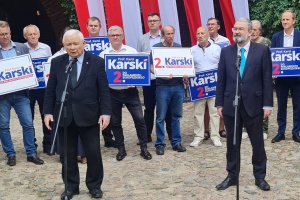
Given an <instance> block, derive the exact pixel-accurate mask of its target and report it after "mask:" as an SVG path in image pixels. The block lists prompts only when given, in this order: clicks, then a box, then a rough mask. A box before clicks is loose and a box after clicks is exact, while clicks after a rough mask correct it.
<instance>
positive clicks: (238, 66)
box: [235, 55, 241, 71]
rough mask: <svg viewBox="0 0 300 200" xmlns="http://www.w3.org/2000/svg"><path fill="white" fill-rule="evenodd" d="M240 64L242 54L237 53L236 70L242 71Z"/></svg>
mask: <svg viewBox="0 0 300 200" xmlns="http://www.w3.org/2000/svg"><path fill="white" fill-rule="evenodd" d="M240 65H241V56H240V55H237V58H236V63H235V66H236V70H237V71H240Z"/></svg>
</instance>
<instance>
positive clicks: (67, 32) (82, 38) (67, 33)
mask: <svg viewBox="0 0 300 200" xmlns="http://www.w3.org/2000/svg"><path fill="white" fill-rule="evenodd" d="M71 35H77V36H79V38H80V40H82V41H84V37H83V34H82V33H81V32H80V31H79V30H77V29H70V30H67V31H66V32H65V33H64V36H63V38H62V42H63V43H64V42H65V40H66V37H69V36H71Z"/></svg>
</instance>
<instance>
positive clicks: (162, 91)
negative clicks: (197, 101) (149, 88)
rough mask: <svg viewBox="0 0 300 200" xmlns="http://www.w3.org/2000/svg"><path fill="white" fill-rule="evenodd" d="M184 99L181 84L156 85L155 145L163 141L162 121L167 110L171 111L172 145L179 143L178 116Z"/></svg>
mask: <svg viewBox="0 0 300 200" xmlns="http://www.w3.org/2000/svg"><path fill="white" fill-rule="evenodd" d="M183 99H184V88H183V85H176V86H157V87H156V136H157V140H156V143H155V146H160V145H163V146H165V143H164V137H165V134H164V121H165V118H166V114H167V111H168V109H169V111H170V113H171V119H172V120H171V130H172V142H171V143H172V146H173V147H174V146H176V145H177V144H180V143H181V133H180V118H181V117H182V104H183Z"/></svg>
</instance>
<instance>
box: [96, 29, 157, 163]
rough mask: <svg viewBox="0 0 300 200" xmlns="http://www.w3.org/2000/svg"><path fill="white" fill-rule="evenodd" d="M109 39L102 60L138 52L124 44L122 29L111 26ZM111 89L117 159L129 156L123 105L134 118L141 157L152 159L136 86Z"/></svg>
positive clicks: (112, 120) (112, 126)
mask: <svg viewBox="0 0 300 200" xmlns="http://www.w3.org/2000/svg"><path fill="white" fill-rule="evenodd" d="M108 37H109V41H110V43H111V45H110V47H109V48H107V49H105V50H104V51H102V52H101V53H100V57H101V58H104V56H105V55H106V54H137V51H136V50H135V49H134V48H132V47H129V46H127V45H124V44H123V43H122V41H123V39H124V32H123V29H122V28H121V27H119V26H111V27H110V28H109V29H108ZM109 88H110V95H111V106H112V115H111V124H110V125H111V129H112V132H113V134H114V136H115V141H116V146H117V148H118V154H117V155H116V159H117V160H118V161H121V160H123V159H124V158H125V157H126V156H127V153H126V150H125V144H124V135H123V128H122V107H123V105H125V106H126V107H127V109H128V110H129V112H130V114H131V116H132V118H133V121H134V124H135V128H136V132H137V136H138V139H139V143H140V148H141V153H140V155H141V156H142V157H143V158H144V159H145V160H150V159H152V156H151V154H150V153H149V152H148V150H147V132H146V124H145V121H144V117H143V111H142V104H141V101H140V97H139V92H138V90H137V88H136V87H135V86H109Z"/></svg>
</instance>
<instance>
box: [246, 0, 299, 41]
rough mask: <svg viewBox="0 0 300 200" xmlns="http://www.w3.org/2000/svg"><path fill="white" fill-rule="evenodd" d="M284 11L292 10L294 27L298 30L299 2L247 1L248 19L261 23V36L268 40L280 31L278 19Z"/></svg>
mask: <svg viewBox="0 0 300 200" xmlns="http://www.w3.org/2000/svg"><path fill="white" fill-rule="evenodd" d="M286 9H292V10H294V12H295V13H296V18H297V19H296V24H295V27H296V28H299V27H300V26H299V25H300V20H299V19H300V0H249V12H250V18H251V19H257V20H259V21H260V22H261V24H262V27H263V35H264V36H266V37H268V38H271V37H272V35H273V34H274V33H275V32H277V31H279V30H282V26H281V21H280V18H281V14H282V12H283V11H284V10H286Z"/></svg>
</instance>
